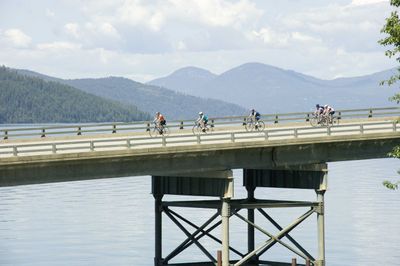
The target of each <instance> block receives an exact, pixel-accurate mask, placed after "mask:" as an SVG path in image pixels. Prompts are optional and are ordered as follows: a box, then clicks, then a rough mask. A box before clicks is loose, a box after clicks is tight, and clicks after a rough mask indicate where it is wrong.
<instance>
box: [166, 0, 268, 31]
mask: <svg viewBox="0 0 400 266" xmlns="http://www.w3.org/2000/svg"><path fill="white" fill-rule="evenodd" d="M168 2H169V5H170V7H169V8H168V10H171V12H167V14H168V13H169V14H170V15H172V16H173V17H175V18H179V19H181V20H187V21H195V22H198V23H201V24H205V25H208V26H212V27H235V28H242V27H244V26H246V25H249V24H254V21H256V20H258V19H259V18H260V17H261V16H262V14H263V13H264V12H263V11H262V10H260V9H258V8H256V6H255V4H254V3H252V2H250V1H247V0H240V1H236V2H231V1H224V0H202V1H193V0H192V1H187V0H169V1H168Z"/></svg>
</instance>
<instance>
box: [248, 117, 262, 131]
mask: <svg viewBox="0 0 400 266" xmlns="http://www.w3.org/2000/svg"><path fill="white" fill-rule="evenodd" d="M244 126H245V128H246V131H253V130H256V131H263V130H264V129H265V123H264V122H263V121H261V120H258V121H257V120H256V119H254V118H253V117H247V118H246V124H245V125H244Z"/></svg>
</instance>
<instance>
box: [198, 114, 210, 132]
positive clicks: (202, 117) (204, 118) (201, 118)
mask: <svg viewBox="0 0 400 266" xmlns="http://www.w3.org/2000/svg"><path fill="white" fill-rule="evenodd" d="M207 122H208V117H207V116H206V115H205V114H203V112H199V118H197V120H196V123H200V125H201V128H202V130H203V131H206V129H207Z"/></svg>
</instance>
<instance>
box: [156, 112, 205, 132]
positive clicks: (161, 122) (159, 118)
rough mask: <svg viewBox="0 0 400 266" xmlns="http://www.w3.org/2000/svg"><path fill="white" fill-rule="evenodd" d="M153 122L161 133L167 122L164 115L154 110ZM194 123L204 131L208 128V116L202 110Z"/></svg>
mask: <svg viewBox="0 0 400 266" xmlns="http://www.w3.org/2000/svg"><path fill="white" fill-rule="evenodd" d="M153 123H154V124H155V125H156V127H157V129H158V131H159V133H160V134H163V132H164V127H165V125H166V124H167V120H166V119H165V117H164V115H162V114H161V113H160V112H156V115H155V116H154V120H153ZM195 124H196V125H198V126H199V128H200V130H201V131H203V132H206V131H207V130H208V116H207V115H205V114H204V113H203V112H199V117H198V118H197V120H196V122H195Z"/></svg>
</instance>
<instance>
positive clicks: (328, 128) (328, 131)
mask: <svg viewBox="0 0 400 266" xmlns="http://www.w3.org/2000/svg"><path fill="white" fill-rule="evenodd" d="M331 133H332V132H331V127H330V126H328V127H327V128H326V134H328V136H330V135H331Z"/></svg>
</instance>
